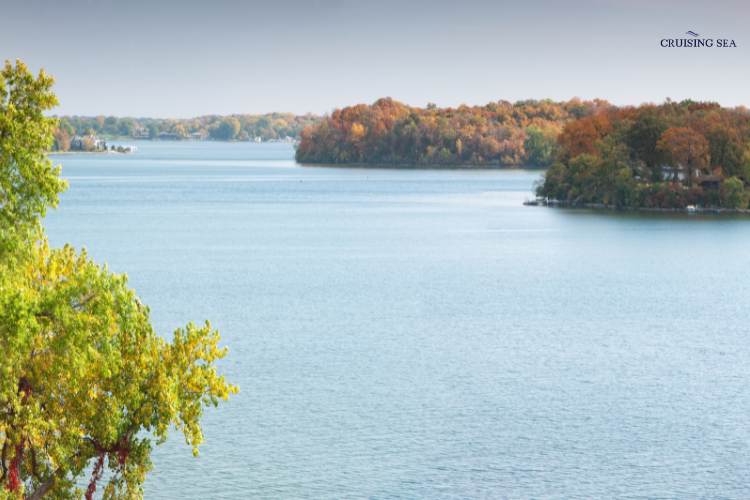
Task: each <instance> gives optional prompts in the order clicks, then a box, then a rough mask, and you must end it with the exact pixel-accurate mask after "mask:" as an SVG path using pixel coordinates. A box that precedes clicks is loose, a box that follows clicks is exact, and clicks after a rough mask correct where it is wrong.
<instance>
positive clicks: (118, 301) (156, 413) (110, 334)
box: [0, 61, 237, 500]
mask: <svg viewBox="0 0 750 500" xmlns="http://www.w3.org/2000/svg"><path fill="white" fill-rule="evenodd" d="M53 83H54V79H53V78H52V77H51V76H48V75H46V74H45V73H44V72H43V71H40V73H39V76H38V77H36V78H34V77H33V76H32V75H31V74H30V73H29V72H28V69H27V68H26V66H25V65H24V64H23V63H21V62H19V61H17V62H16V65H15V67H13V66H12V65H11V64H10V62H6V65H5V69H4V70H3V71H2V73H1V74H0V170H2V176H0V199H2V204H0V207H1V208H0V215H1V216H2V217H0V249H1V250H2V252H1V253H0V352H2V353H3V355H2V357H0V375H1V376H0V449H1V450H2V451H1V453H0V499H1V500H11V499H12V500H21V499H26V500H39V499H41V498H53V499H59V500H63V499H65V500H67V499H70V498H80V497H81V496H83V495H84V493H85V496H86V498H87V500H91V498H92V496H93V494H94V492H95V491H96V489H97V485H98V483H99V482H100V480H101V478H102V474H103V472H104V468H105V467H106V468H108V469H109V470H110V472H111V474H110V479H109V480H108V482H107V484H106V485H105V486H104V488H103V490H104V498H105V499H125V498H127V499H140V498H142V493H143V492H142V490H141V485H142V484H143V482H144V480H145V477H146V474H147V473H148V472H149V471H150V470H151V468H152V465H151V461H150V459H149V455H150V452H151V449H152V442H151V438H150V437H149V436H153V437H155V438H156V440H157V444H159V443H161V442H163V441H164V440H165V439H166V438H167V434H168V430H169V428H170V427H172V426H175V427H176V428H177V429H178V430H180V431H181V432H182V433H183V434H184V436H185V439H186V440H187V442H188V443H189V444H190V445H191V446H192V447H193V453H194V454H196V455H197V453H198V451H197V447H198V445H200V443H201V442H203V435H202V432H201V427H200V417H201V415H202V412H203V407H204V406H208V405H216V404H217V403H218V401H219V399H227V397H228V396H229V394H230V393H233V392H236V391H237V388H236V387H235V386H232V385H231V384H229V383H227V382H226V380H225V379H224V377H223V376H221V375H219V374H218V373H217V371H216V368H215V366H214V364H215V362H216V361H217V360H219V359H221V358H222V357H223V356H224V355H225V354H226V349H221V348H219V347H218V341H219V336H218V333H217V332H216V331H212V330H211V327H210V325H209V323H208V322H206V324H205V325H204V326H202V327H197V326H195V325H193V324H192V323H190V324H189V325H188V326H187V327H186V328H185V329H179V330H177V331H176V332H175V333H174V338H173V340H172V342H171V343H169V342H166V341H164V340H162V338H161V337H160V336H159V335H157V334H156V332H154V330H153V328H152V326H151V322H150V311H149V308H148V307H147V306H145V305H143V304H141V302H140V301H139V299H138V298H137V297H136V296H135V294H134V292H133V291H132V290H130V289H129V288H128V287H127V278H126V277H125V276H124V275H117V274H113V273H111V272H109V271H108V270H107V268H106V266H104V267H101V266H98V265H96V264H95V263H94V262H93V261H92V260H91V259H89V258H88V256H87V255H86V253H85V251H83V252H80V253H76V252H75V251H74V250H73V249H72V248H70V247H69V246H67V245H66V246H65V248H62V249H55V248H50V247H49V245H48V243H47V241H46V239H45V237H44V234H43V232H42V230H41V226H40V218H41V217H43V216H44V214H45V212H46V210H47V208H49V207H52V208H54V207H55V206H56V205H57V202H58V196H59V194H60V193H61V192H62V191H63V190H64V189H65V187H66V184H65V183H64V182H63V181H61V180H60V179H59V173H60V170H59V167H53V166H52V164H51V162H50V161H49V160H48V159H47V158H46V155H45V152H46V151H48V150H49V148H50V146H51V144H52V141H53V138H52V129H53V127H54V125H55V121H56V120H54V119H49V118H45V117H44V115H43V113H44V111H45V110H48V109H50V108H51V107H53V106H55V105H57V99H56V97H55V95H54V94H53V93H52V92H51V87H52V85H53ZM92 462H93V473H92V477H91V479H90V481H89V484H88V487H87V488H86V491H85V492H84V491H82V490H81V489H79V488H76V483H77V481H78V479H80V478H81V477H82V476H83V475H84V473H85V468H86V467H87V466H88V465H89V464H92Z"/></svg>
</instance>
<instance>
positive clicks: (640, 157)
mask: <svg viewBox="0 0 750 500" xmlns="http://www.w3.org/2000/svg"><path fill="white" fill-rule="evenodd" d="M558 142H559V146H560V151H559V153H558V156H557V159H558V161H557V162H556V163H554V164H553V165H552V166H551V167H550V168H549V170H548V171H547V172H546V174H545V175H544V176H543V178H542V179H541V180H540V182H538V183H537V186H538V187H537V194H538V195H539V196H546V197H549V198H554V199H558V200H567V201H576V202H582V203H604V204H612V205H618V206H632V207H661V208H684V207H685V206H686V205H701V206H719V205H721V206H725V207H729V208H746V207H747V205H748V197H750V194H748V193H747V192H746V186H747V184H748V182H750V153H749V151H748V148H749V147H750V113H748V111H747V109H745V108H743V107H738V108H734V109H728V108H722V107H720V106H718V105H716V104H715V103H696V102H695V101H690V100H687V101H683V102H681V103H679V104H678V103H673V102H671V101H669V100H668V101H667V102H665V103H663V104H661V105H659V106H657V105H654V104H645V105H642V106H640V107H638V108H633V107H624V108H617V107H610V108H608V109H605V110H603V111H601V112H600V113H598V114H589V115H587V116H585V117H583V118H581V119H579V120H578V121H575V122H569V123H567V124H566V125H565V126H564V129H563V131H562V133H561V134H560V135H559V136H558ZM709 174H713V175H714V176H719V178H720V179H721V180H722V182H721V186H720V189H719V190H717V189H715V188H710V186H711V182H715V181H714V179H716V177H710V178H706V179H709V180H710V182H709V181H707V182H704V183H703V187H701V185H700V181H701V179H702V178H703V177H702V176H707V175H709ZM696 184H698V185H696Z"/></svg>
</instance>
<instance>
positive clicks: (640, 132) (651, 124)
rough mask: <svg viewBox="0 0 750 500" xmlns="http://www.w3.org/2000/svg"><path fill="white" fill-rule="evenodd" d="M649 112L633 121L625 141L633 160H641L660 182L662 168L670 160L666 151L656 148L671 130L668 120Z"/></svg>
mask: <svg viewBox="0 0 750 500" xmlns="http://www.w3.org/2000/svg"><path fill="white" fill-rule="evenodd" d="M648 111H650V109H649V108H647V109H646V112H644V113H643V114H642V115H641V116H639V117H638V118H636V119H635V120H633V124H632V125H631V127H630V128H629V129H628V131H627V132H626V134H625V140H626V142H627V144H628V146H629V147H630V151H631V156H632V157H633V159H635V160H641V161H642V162H643V163H644V164H645V165H646V167H648V168H650V169H651V170H652V171H654V172H655V173H656V176H655V177H656V178H655V179H654V180H657V181H660V180H661V167H662V165H663V164H664V163H666V162H667V159H668V158H667V155H666V153H665V151H663V150H660V149H657V148H656V143H657V142H659V139H661V134H662V133H664V131H665V130H667V129H668V128H669V124H668V123H667V121H666V119H664V118H662V117H659V116H656V115H655V114H654V113H651V112H648Z"/></svg>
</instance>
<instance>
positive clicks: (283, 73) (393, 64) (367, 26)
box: [0, 0, 750, 118]
mask: <svg viewBox="0 0 750 500" xmlns="http://www.w3.org/2000/svg"><path fill="white" fill-rule="evenodd" d="M749 14H750V2H746V1H721V0H719V1H714V0H712V1H706V0H702V1H694V0H682V1H677V0H674V1H673V0H667V1H661V2H660V1H646V0H634V1H620V0H589V1H555V0H528V1H472V0H466V1H462V2H458V1H455V2H453V1H450V2H449V1H440V0H398V1H395V0H382V1H378V2H365V1H359V0H278V1H273V2H270V1H269V2H261V1H252V0H250V1H235V0H213V1H207V0H199V1H198V0H179V1H177V0H164V1H159V0H128V1H122V0H70V1H60V0H0V56H1V57H2V60H6V59H7V60H11V61H15V60H16V59H20V60H21V61H23V62H25V63H26V64H27V65H28V66H29V68H30V69H31V70H32V71H34V72H35V73H36V72H38V71H39V69H40V68H44V70H45V71H46V72H47V73H49V74H52V75H54V76H55V79H56V82H57V83H56V85H55V92H56V93H57V95H58V98H59V100H60V106H59V107H58V108H56V109H55V110H54V111H53V113H54V114H58V115H60V116H62V115H81V116H95V115H105V116H110V115H114V116H119V117H123V116H133V117H152V118H191V117H196V116H202V115H214V114H217V115H229V114H243V113H246V114H262V113H270V112H275V111H278V112H292V113H296V114H305V113H307V112H312V113H313V114H323V113H326V112H328V113H330V112H331V111H332V110H334V109H337V108H343V107H344V106H349V105H354V104H359V103H366V104H371V103H373V102H375V101H376V100H377V99H378V98H380V97H392V98H393V99H396V100H398V101H401V102H403V103H405V104H409V105H411V106H419V107H423V106H425V105H426V104H427V103H428V102H432V103H436V104H437V105H438V106H440V107H447V106H451V107H455V106H458V105H460V104H468V105H483V104H486V103H488V102H490V101H498V100H503V99H504V100H507V101H511V102H515V101H517V100H523V99H546V98H550V99H553V100H555V101H561V100H568V99H571V98H573V97H579V98H581V99H593V98H597V97H598V98H601V99H606V100H608V101H609V102H611V103H613V104H617V105H628V104H633V105H638V104H640V103H643V102H657V103H658V102H663V101H664V100H665V99H666V98H667V97H669V98H671V99H672V100H677V101H679V100H682V99H686V98H692V99H694V100H710V101H717V102H719V103H720V104H721V105H723V106H737V105H746V106H748V107H750V92H748V88H750V87H749V86H748V82H750V64H748V63H750V58H749V56H750V23H748V19H750V17H749ZM688 30H692V31H694V32H696V33H698V34H699V35H700V38H702V39H707V38H710V39H713V40H717V39H727V40H734V43H735V45H736V47H730V48H723V47H717V46H716V44H714V47H711V48H708V47H700V48H668V47H667V48H664V47H661V46H660V42H661V40H662V39H670V38H672V39H681V38H690V36H689V35H686V34H685V32H686V31H688Z"/></svg>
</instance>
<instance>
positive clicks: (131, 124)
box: [118, 117, 136, 137]
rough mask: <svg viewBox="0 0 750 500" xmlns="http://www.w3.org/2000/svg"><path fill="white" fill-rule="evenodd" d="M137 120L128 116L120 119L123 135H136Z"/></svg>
mask: <svg viewBox="0 0 750 500" xmlns="http://www.w3.org/2000/svg"><path fill="white" fill-rule="evenodd" d="M135 125H136V123H135V120H134V119H132V118H130V117H128V118H123V119H122V120H120V125H119V126H118V128H119V132H120V134H121V135H128V136H131V137H132V136H135Z"/></svg>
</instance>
